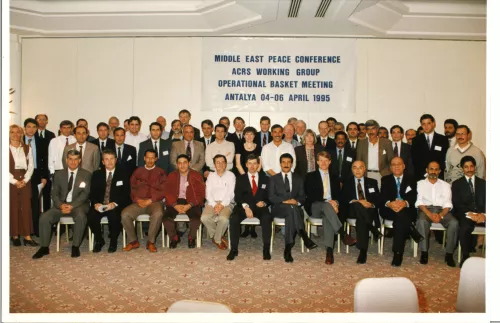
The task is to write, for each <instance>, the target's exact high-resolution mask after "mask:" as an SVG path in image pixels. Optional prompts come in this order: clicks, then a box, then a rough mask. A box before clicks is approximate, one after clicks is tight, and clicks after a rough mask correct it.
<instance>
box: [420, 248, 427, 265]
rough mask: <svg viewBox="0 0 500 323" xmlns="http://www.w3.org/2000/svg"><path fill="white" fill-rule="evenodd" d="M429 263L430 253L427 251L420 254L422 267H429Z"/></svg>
mask: <svg viewBox="0 0 500 323" xmlns="http://www.w3.org/2000/svg"><path fill="white" fill-rule="evenodd" d="M428 262H429V253H428V252H427V251H422V252H421V253H420V263H421V264H422V265H427V263H428Z"/></svg>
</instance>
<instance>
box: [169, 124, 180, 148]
mask: <svg viewBox="0 0 500 323" xmlns="http://www.w3.org/2000/svg"><path fill="white" fill-rule="evenodd" d="M170 127H171V129H170V140H172V142H174V141H179V140H182V127H181V121H180V120H178V119H175V120H172V123H171V124H170Z"/></svg>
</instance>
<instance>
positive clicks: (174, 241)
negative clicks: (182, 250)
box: [170, 236, 181, 249]
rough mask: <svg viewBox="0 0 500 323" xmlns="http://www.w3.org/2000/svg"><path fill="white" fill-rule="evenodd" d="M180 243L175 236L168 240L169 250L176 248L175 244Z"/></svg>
mask: <svg viewBox="0 0 500 323" xmlns="http://www.w3.org/2000/svg"><path fill="white" fill-rule="evenodd" d="M179 242H181V239H180V238H179V236H175V237H174V238H173V239H172V240H170V249H175V248H177V244H178V243H179Z"/></svg>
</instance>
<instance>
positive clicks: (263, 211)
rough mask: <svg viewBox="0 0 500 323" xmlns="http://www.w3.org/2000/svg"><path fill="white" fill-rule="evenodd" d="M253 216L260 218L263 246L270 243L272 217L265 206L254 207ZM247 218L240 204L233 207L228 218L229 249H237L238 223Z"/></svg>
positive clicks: (238, 239)
mask: <svg viewBox="0 0 500 323" xmlns="http://www.w3.org/2000/svg"><path fill="white" fill-rule="evenodd" d="M252 211H253V216H254V217H256V218H257V219H259V220H260V225H261V226H262V242H263V243H264V246H266V245H268V246H269V245H270V244H271V226H272V221H273V217H272V216H271V213H270V212H269V209H268V208H267V207H256V208H255V209H253V210H252ZM246 218H247V216H246V213H245V210H244V209H243V208H242V207H241V206H236V207H235V208H234V211H233V214H232V215H231V218H230V220H229V233H230V234H231V249H232V250H238V244H239V242H240V224H241V222H242V221H243V220H245V219H246Z"/></svg>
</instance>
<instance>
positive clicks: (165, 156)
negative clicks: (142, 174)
mask: <svg viewBox="0 0 500 323" xmlns="http://www.w3.org/2000/svg"><path fill="white" fill-rule="evenodd" d="M159 141H160V150H159V152H158V154H159V156H158V160H157V161H156V164H155V165H156V166H158V167H160V168H161V169H163V170H164V171H165V173H166V174H168V173H170V172H171V171H173V169H172V167H171V166H170V151H171V150H172V140H170V139H167V140H165V139H159ZM148 149H153V142H152V141H151V139H148V140H146V141H143V142H141V143H140V144H139V160H138V161H137V165H138V166H139V167H141V166H144V165H145V162H144V152H145V151H146V150H148Z"/></svg>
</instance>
